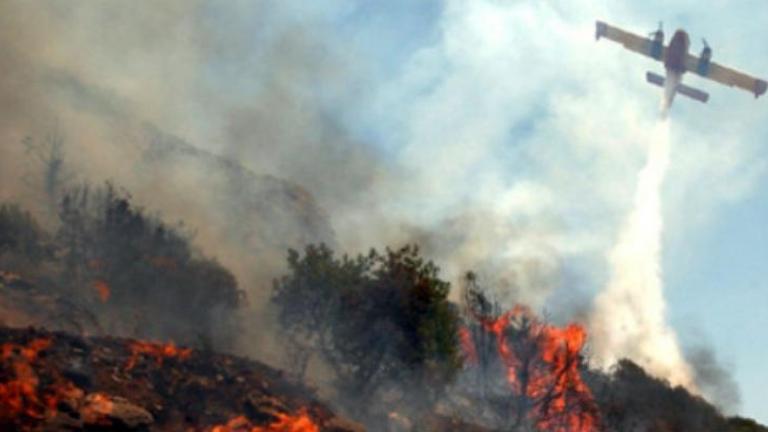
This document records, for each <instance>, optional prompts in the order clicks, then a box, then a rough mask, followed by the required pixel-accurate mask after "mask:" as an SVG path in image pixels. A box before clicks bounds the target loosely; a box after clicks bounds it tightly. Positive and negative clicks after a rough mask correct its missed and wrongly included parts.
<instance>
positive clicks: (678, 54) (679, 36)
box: [664, 30, 691, 75]
mask: <svg viewBox="0 0 768 432" xmlns="http://www.w3.org/2000/svg"><path fill="white" fill-rule="evenodd" d="M690 45H691V41H690V39H689V38H688V33H686V32H685V31H684V30H678V31H676V32H675V34H674V36H672V40H670V41H669V47H667V53H666V56H665V57H664V67H665V68H666V69H667V71H672V72H675V73H678V74H680V75H682V74H683V73H685V56H686V55H688V48H689V47H690Z"/></svg>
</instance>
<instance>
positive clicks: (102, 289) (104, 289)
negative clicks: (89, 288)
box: [93, 280, 112, 303]
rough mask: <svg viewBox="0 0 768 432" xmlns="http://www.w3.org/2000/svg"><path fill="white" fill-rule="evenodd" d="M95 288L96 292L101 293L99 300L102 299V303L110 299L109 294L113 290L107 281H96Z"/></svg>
mask: <svg viewBox="0 0 768 432" xmlns="http://www.w3.org/2000/svg"><path fill="white" fill-rule="evenodd" d="M93 288H94V289H96V294H98V295H99V300H101V302H102V303H106V302H107V301H108V300H109V296H110V295H111V294H112V292H111V291H110V289H109V285H108V284H107V283H106V282H105V281H103V280H97V281H94V282H93Z"/></svg>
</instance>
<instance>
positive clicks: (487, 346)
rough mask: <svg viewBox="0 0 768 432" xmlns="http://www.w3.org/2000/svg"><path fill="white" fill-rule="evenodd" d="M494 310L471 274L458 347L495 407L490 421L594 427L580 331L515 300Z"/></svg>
mask: <svg viewBox="0 0 768 432" xmlns="http://www.w3.org/2000/svg"><path fill="white" fill-rule="evenodd" d="M499 311H500V308H499V306H498V305H497V304H494V303H492V302H490V301H488V299H487V298H486V296H485V295H484V294H483V292H482V291H480V290H479V289H478V288H477V286H476V285H475V284H474V278H473V276H472V275H471V274H470V275H469V278H468V289H467V290H466V291H465V312H466V313H465V315H466V319H467V324H466V327H464V328H463V329H462V331H461V335H462V336H461V338H462V346H463V347H464V351H465V357H466V358H467V359H468V360H469V361H468V364H469V367H470V369H474V370H475V371H476V379H475V380H473V381H472V382H471V385H475V386H477V387H476V390H479V396H480V397H481V399H482V400H484V403H485V404H486V405H487V406H488V407H490V408H491V409H492V411H493V412H494V414H495V417H496V418H495V421H494V423H495V424H496V425H497V426H501V427H503V428H504V429H508V428H512V430H518V429H519V428H526V429H525V430H528V429H529V428H530V429H535V430H539V431H551V432H571V431H574V432H575V431H579V432H592V431H597V430H599V423H600V421H599V413H598V408H597V405H596V404H595V402H594V400H593V397H592V393H591V390H590V389H589V388H588V387H587V385H586V383H585V382H584V380H583V379H582V371H583V370H584V369H586V366H585V364H584V362H583V357H582V354H581V350H582V348H583V347H584V344H585V342H586V332H585V330H584V329H583V328H582V327H581V326H579V325H578V324H570V325H568V326H566V327H562V328H561V327H557V326H554V325H551V324H547V323H545V322H543V321H541V320H540V319H539V318H538V317H536V316H535V315H534V314H533V313H532V312H531V311H530V310H529V309H528V308H526V307H524V306H520V305H518V306H515V307H514V308H513V309H512V310H510V311H508V312H505V313H500V312H499ZM499 383H503V384H502V385H499Z"/></svg>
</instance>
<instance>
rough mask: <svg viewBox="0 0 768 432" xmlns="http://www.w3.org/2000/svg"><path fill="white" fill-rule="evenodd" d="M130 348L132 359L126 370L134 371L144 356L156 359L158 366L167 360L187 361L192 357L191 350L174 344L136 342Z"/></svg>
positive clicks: (129, 360)
mask: <svg viewBox="0 0 768 432" xmlns="http://www.w3.org/2000/svg"><path fill="white" fill-rule="evenodd" d="M129 348H130V350H131V357H130V358H129V359H128V362H127V363H126V365H125V370H131V369H133V368H134V367H135V366H136V363H137V362H138V360H139V358H140V357H141V356H142V355H146V356H149V357H154V358H155V362H156V363H157V365H158V366H161V365H162V364H163V360H164V359H166V358H177V359H179V360H186V359H188V358H189V356H190V355H192V349H191V348H179V347H177V346H176V345H175V344H174V343H173V342H169V343H167V344H159V343H154V342H145V341H135V342H131V344H130V345H129Z"/></svg>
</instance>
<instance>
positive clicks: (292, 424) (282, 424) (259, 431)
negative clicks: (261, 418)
mask: <svg viewBox="0 0 768 432" xmlns="http://www.w3.org/2000/svg"><path fill="white" fill-rule="evenodd" d="M276 417H277V420H275V421H273V422H272V423H270V424H268V425H266V426H254V425H253V424H252V423H251V421H250V420H248V419H247V418H246V417H244V416H238V417H235V418H233V419H231V420H230V421H228V422H227V423H226V424H224V425H219V426H214V427H213V428H211V430H210V432H319V431H320V428H319V427H318V426H317V424H315V422H314V421H313V420H312V418H311V417H310V416H309V414H308V413H307V410H306V409H301V410H300V411H299V412H298V413H296V414H295V415H289V414H284V413H278V414H276Z"/></svg>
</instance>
